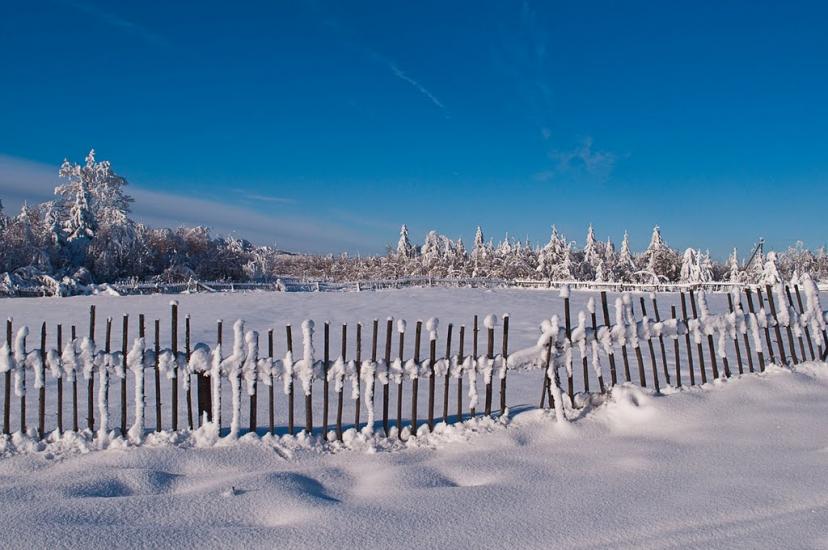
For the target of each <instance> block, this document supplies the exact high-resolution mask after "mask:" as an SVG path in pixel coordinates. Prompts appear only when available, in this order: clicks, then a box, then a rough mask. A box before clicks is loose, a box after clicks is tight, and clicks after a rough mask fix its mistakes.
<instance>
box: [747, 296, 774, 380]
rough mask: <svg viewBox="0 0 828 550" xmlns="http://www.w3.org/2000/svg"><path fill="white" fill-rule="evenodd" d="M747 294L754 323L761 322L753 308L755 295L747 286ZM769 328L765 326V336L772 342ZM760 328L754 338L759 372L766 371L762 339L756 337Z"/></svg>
mask: <svg viewBox="0 0 828 550" xmlns="http://www.w3.org/2000/svg"><path fill="white" fill-rule="evenodd" d="M745 296H747V302H748V311H750V313H751V315H752V316H753V321H754V324H758V323H759V318H758V317H757V316H756V313H755V312H754V310H753V297H752V296H751V294H750V288H748V287H745ZM767 330H768V329H767V328H765V336H766V337H767V339H768V340H767V341H768V343H770V335H769V334H768V332H767ZM758 331H759V328H758V327H756V331H755V332H754V340H755V343H756V355H757V357H759V372H765V354H764V352H763V351H762V341H761V340H760V339H759V338H757V337H756V335H757V334H758Z"/></svg>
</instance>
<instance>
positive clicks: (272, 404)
mask: <svg viewBox="0 0 828 550" xmlns="http://www.w3.org/2000/svg"><path fill="white" fill-rule="evenodd" d="M326 328H327V327H326ZM267 357H268V359H270V363H271V364H273V329H272V328H271V329H268V330H267ZM273 385H274V380H273V374H272V373H271V374H270V386H269V387H268V389H267V431H268V432H269V433H271V434H275V433H276V390H275V388H274V387H273Z"/></svg>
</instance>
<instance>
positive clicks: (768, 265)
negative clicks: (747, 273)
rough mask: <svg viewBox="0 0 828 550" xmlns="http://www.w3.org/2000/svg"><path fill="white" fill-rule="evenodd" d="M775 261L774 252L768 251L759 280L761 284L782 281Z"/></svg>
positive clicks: (773, 283) (772, 283)
mask: <svg viewBox="0 0 828 550" xmlns="http://www.w3.org/2000/svg"><path fill="white" fill-rule="evenodd" d="M776 261H777V258H776V252H768V255H767V258H766V259H765V265H764V266H763V268H762V279H761V281H760V282H761V283H762V284H763V285H775V284H776V283H780V282H782V277H781V276H780V275H779V268H778V267H777V265H776Z"/></svg>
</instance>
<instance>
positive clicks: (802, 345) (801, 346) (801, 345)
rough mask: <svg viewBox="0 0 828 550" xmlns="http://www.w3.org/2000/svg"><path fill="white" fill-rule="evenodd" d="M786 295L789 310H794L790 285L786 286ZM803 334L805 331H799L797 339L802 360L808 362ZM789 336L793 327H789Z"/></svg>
mask: <svg viewBox="0 0 828 550" xmlns="http://www.w3.org/2000/svg"><path fill="white" fill-rule="evenodd" d="M785 294H786V295H787V297H788V304H790V305H789V309H791V310H793V309H794V302H793V297H792V296H791V287H790V286H788V285H785ZM805 328H807V327H805ZM802 332H803V331H802V330H800V331H799V336H798V337H797V339H798V340H799V351H800V352H801V354H802V360H803V361H807V360H808V359H807V357H808V356H807V355H805V340H804V339H803V338H802ZM788 336H791V327H790V325H788ZM791 347H793V342H791Z"/></svg>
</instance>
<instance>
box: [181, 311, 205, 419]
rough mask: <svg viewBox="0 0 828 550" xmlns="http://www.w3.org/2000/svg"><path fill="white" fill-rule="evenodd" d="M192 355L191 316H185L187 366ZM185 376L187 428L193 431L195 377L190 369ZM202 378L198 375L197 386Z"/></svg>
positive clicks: (185, 356)
mask: <svg viewBox="0 0 828 550" xmlns="http://www.w3.org/2000/svg"><path fill="white" fill-rule="evenodd" d="M191 353H192V349H191V348H190V315H189V314H188V315H185V316H184V360H185V361H187V365H189V364H190V354H191ZM185 376H186V377H187V392H186V393H187V395H186V399H187V427H188V428H189V429H190V430H192V429H193V427H194V422H193V377H192V376H191V375H190V369H189V368H187V369H186V373H185ZM199 378H201V377H200V376H199V375H196V384H197V383H198V379H199Z"/></svg>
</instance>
